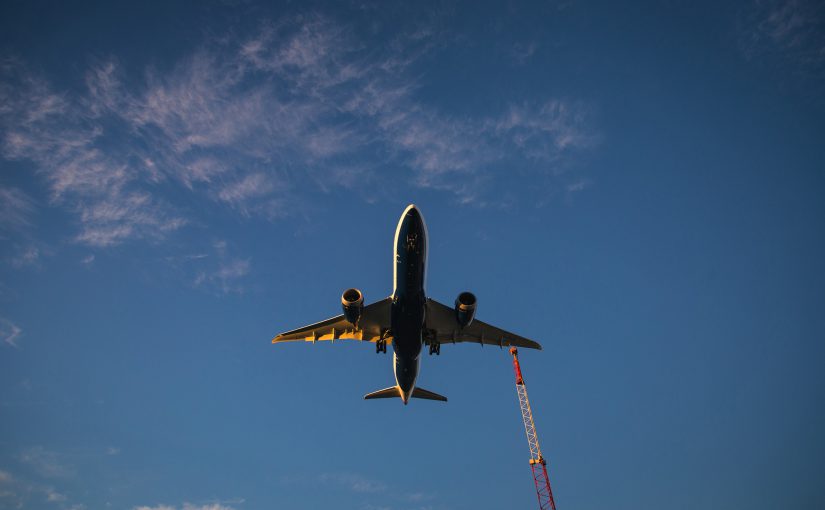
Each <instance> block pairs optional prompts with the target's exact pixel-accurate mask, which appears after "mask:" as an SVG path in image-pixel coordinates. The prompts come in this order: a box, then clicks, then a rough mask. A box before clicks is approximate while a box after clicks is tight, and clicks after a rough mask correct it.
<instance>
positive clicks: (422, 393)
mask: <svg viewBox="0 0 825 510" xmlns="http://www.w3.org/2000/svg"><path fill="white" fill-rule="evenodd" d="M412 398H424V399H427V400H440V401H441V402H446V401H447V397H445V396H443V395H439V394H438V393H433V392H432V391H427V390H425V389H424V388H415V389H413V392H412Z"/></svg>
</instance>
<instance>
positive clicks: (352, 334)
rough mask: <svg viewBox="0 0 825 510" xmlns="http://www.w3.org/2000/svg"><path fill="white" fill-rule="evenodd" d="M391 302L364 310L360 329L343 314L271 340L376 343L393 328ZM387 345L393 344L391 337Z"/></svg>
mask: <svg viewBox="0 0 825 510" xmlns="http://www.w3.org/2000/svg"><path fill="white" fill-rule="evenodd" d="M391 301H392V300H391V299H390V298H386V299H382V300H381V301H376V302H375V303H372V304H371V305H367V306H365V307H364V309H363V311H362V312H361V318H360V319H359V320H358V328H355V327H354V326H353V325H352V324H350V323H349V322H348V321H347V320H346V319H345V318H344V316H343V315H337V316H335V317H332V318H331V319H327V320H325V321H321V322H316V323H315V324H310V325H309V326H304V327H302V328H298V329H293V330H292V331H287V332H286V333H281V334H280V335H278V336H276V337H275V338H273V339H272V343H273V344H277V343H281V342H299V341H304V342H318V341H324V340H359V341H363V342H377V341H378V340H380V339H381V336H382V335H385V337H386V335H387V331H389V329H390V304H391ZM386 339H387V343H388V344H389V343H391V340H390V339H389V338H386Z"/></svg>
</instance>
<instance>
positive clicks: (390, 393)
mask: <svg viewBox="0 0 825 510" xmlns="http://www.w3.org/2000/svg"><path fill="white" fill-rule="evenodd" d="M410 396H411V397H412V398H422V399H426V400H439V401H441V402H446V401H447V397H445V396H443V395H439V394H438V393H433V392H432V391H427V390H425V389H424V388H414V389H413V392H412V395H410ZM400 397H401V389H400V388H399V387H398V386H390V387H389V388H384V389H383V390H378V391H373V392H372V393H367V394H366V395H364V400H372V399H374V398H400Z"/></svg>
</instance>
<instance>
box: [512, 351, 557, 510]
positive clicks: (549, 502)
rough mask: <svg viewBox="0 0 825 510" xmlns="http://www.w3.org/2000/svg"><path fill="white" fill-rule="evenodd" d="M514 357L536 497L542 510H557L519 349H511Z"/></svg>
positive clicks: (517, 389)
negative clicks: (520, 361) (534, 420)
mask: <svg viewBox="0 0 825 510" xmlns="http://www.w3.org/2000/svg"><path fill="white" fill-rule="evenodd" d="M510 354H512V355H513V370H514V371H515V373H516V392H517V393H518V403H519V407H521V419H522V420H524V432H525V433H527V444H528V445H529V446H530V469H531V470H532V471H533V482H534V483H535V484H536V495H537V496H538V498H539V509H540V510H556V503H555V502H554V501H553V491H552V490H551V489H550V477H549V476H548V474H547V461H545V460H544V457H543V456H542V454H541V447H539V438H538V435H537V434H536V424H535V423H534V422H533V411H532V410H531V409H530V400H529V399H528V398H527V386H526V385H525V384H524V376H523V375H522V373H521V365H519V362H518V349H516V348H515V347H511V348H510Z"/></svg>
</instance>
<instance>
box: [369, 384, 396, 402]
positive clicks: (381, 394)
mask: <svg viewBox="0 0 825 510" xmlns="http://www.w3.org/2000/svg"><path fill="white" fill-rule="evenodd" d="M396 397H401V391H399V389H398V386H390V387H389V388H384V389H383V390H378V391H373V392H372V393H367V394H366V395H364V400H372V399H374V398H396Z"/></svg>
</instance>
